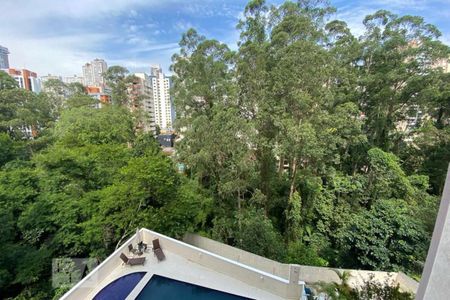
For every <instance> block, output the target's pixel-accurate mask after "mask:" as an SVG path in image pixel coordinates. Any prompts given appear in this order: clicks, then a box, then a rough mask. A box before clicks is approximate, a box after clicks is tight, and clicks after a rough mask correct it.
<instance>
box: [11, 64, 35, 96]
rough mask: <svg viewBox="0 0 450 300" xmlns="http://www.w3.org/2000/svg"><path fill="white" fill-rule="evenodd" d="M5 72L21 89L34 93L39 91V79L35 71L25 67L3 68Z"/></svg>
mask: <svg viewBox="0 0 450 300" xmlns="http://www.w3.org/2000/svg"><path fill="white" fill-rule="evenodd" d="M3 71H5V72H6V73H8V74H9V76H11V77H12V78H14V79H15V80H16V81H17V84H18V85H19V87H20V88H21V89H25V90H28V91H32V92H35V93H40V92H41V80H40V79H39V78H38V76H37V74H36V73H35V72H32V71H30V70H27V69H22V70H18V69H13V68H9V69H4V70H3Z"/></svg>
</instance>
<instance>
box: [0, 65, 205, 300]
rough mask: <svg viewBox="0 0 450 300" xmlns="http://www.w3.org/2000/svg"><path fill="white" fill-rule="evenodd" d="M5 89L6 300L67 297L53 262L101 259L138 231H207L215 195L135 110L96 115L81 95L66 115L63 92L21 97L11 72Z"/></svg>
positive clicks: (0, 99)
mask: <svg viewBox="0 0 450 300" xmlns="http://www.w3.org/2000/svg"><path fill="white" fill-rule="evenodd" d="M0 83H1V86H2V89H1V90H0V118H1V124H0V128H1V132H0V148H1V151H0V153H1V156H0V167H1V170H0V221H1V223H2V226H1V227H0V228H1V229H0V231H1V234H0V253H2V255H1V257H0V295H1V298H2V299H3V298H9V297H12V298H14V299H52V297H53V295H55V296H54V297H55V299H57V298H59V296H61V295H62V292H64V289H63V290H58V289H57V290H53V289H52V285H51V265H52V259H53V258H58V257H94V258H98V259H99V260H101V259H104V258H105V257H106V256H108V255H109V254H110V253H111V252H112V251H114V249H115V248H116V246H117V245H118V244H119V243H120V242H123V240H124V239H125V238H128V237H129V235H130V234H132V233H134V232H135V231H136V228H137V227H144V226H145V227H148V228H152V229H155V230H157V231H160V232H164V233H166V234H169V235H171V236H174V237H181V236H182V235H183V234H184V233H185V232H186V231H195V230H196V229H197V228H198V227H199V226H200V225H201V224H202V222H203V220H204V219H205V216H206V215H207V214H208V213H209V207H210V205H211V203H212V202H211V199H210V197H209V196H208V195H207V194H205V193H204V192H203V190H202V188H201V187H200V186H199V185H198V183H196V182H195V181H193V180H190V179H187V178H185V177H182V176H180V175H179V174H178V173H177V172H176V170H175V168H174V166H173V161H172V160H170V159H169V158H167V157H165V156H164V155H163V154H162V153H161V151H160V149H159V145H158V144H157V143H156V141H155V139H154V137H152V136H151V135H148V134H144V133H140V132H138V131H136V130H135V128H136V127H135V125H136V120H135V118H134V116H133V115H131V114H130V113H129V111H128V110H127V109H125V108H122V107H120V106H115V105H113V106H105V107H103V108H101V109H95V108H93V107H92V103H93V99H92V98H90V97H88V96H86V95H84V94H83V93H82V92H80V91H78V92H75V93H74V94H73V95H72V96H71V97H70V98H69V99H68V100H66V101H64V104H63V105H62V106H61V107H60V109H58V108H57V107H55V103H59V101H58V99H59V98H58V97H57V95H55V93H52V92H49V93H47V94H44V93H41V94H39V95H35V94H33V93H31V92H28V91H24V90H20V89H18V88H17V87H16V86H15V84H14V81H12V82H11V81H10V78H9V76H7V75H6V74H5V73H3V72H0ZM3 83H12V85H6V84H3ZM59 85H60V84H59ZM52 91H54V90H52ZM56 120H57V121H56ZM24 127H31V128H33V135H34V138H33V139H24V137H23V134H24V131H23V128H24Z"/></svg>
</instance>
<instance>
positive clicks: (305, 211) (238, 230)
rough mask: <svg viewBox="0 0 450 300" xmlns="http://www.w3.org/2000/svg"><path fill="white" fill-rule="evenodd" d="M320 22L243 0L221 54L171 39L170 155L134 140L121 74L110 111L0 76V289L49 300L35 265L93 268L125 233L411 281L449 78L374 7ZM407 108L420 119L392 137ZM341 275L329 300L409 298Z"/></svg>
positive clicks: (439, 156) (319, 17)
mask: <svg viewBox="0 0 450 300" xmlns="http://www.w3.org/2000/svg"><path fill="white" fill-rule="evenodd" d="M332 12H334V9H333V8H332V7H330V6H329V5H328V2H327V1H321V0H319V1H309V0H305V1H297V2H292V1H286V2H285V3H282V4H280V5H279V6H276V7H275V6H272V7H269V6H268V5H266V4H265V1H262V0H254V1H250V2H249V3H248V5H247V6H246V8H245V11H244V13H243V17H242V19H241V20H240V22H239V24H238V29H239V30H240V40H239V42H238V49H237V50H236V51H231V50H230V49H229V47H228V46H227V45H225V44H223V43H221V42H219V41H216V40H210V39H207V38H206V37H204V36H202V35H200V34H199V33H197V32H196V31H195V30H194V29H190V30H188V31H187V32H186V33H185V34H183V36H182V38H181V41H180V51H179V53H177V54H175V55H174V56H173V65H172V67H171V69H172V71H173V72H174V74H175V75H174V77H173V78H174V88H173V93H174V96H175V102H176V111H177V120H176V124H175V125H176V128H177V129H178V131H179V136H180V137H181V139H180V141H179V142H177V144H176V150H177V151H176V154H175V155H174V156H173V157H171V158H168V157H166V156H164V155H163V154H162V153H161V151H160V148H159V146H158V144H157V142H156V141H155V139H154V137H153V136H151V135H150V134H144V133H142V132H139V131H138V130H137V129H136V128H138V125H139V113H134V114H131V113H130V112H129V110H128V109H127V108H126V106H127V105H128V106H130V105H134V104H135V102H136V101H139V99H138V98H136V97H133V96H132V95H131V94H132V93H130V92H129V90H130V88H132V85H133V84H135V83H136V78H134V77H133V76H130V75H129V72H128V70H127V69H125V68H123V67H120V66H113V67H110V68H109V69H108V71H107V72H106V74H105V78H106V81H107V84H108V86H109V87H110V88H111V89H112V102H113V103H112V104H113V105H106V106H103V107H102V108H101V109H95V108H94V107H96V104H97V101H96V100H94V99H92V98H91V97H89V96H87V95H86V93H85V90H84V87H83V86H81V85H78V84H71V85H66V84H63V83H61V82H59V81H49V82H47V85H46V89H47V90H48V91H47V92H46V93H41V94H38V95H37V94H34V93H31V92H28V91H25V90H21V89H18V88H17V85H16V83H15V81H14V80H13V79H12V78H11V77H10V76H8V75H7V74H6V73H4V72H0V222H1V224H2V226H1V227H0V252H1V253H3V254H4V255H3V256H1V257H0V295H2V296H3V297H9V298H15V299H51V298H54V299H56V298H58V296H60V295H61V294H62V293H63V292H64V291H65V289H66V288H67V287H66V286H62V287H60V288H58V289H56V290H53V289H52V287H51V286H50V281H49V276H50V274H49V270H50V268H49V265H50V258H51V257H58V256H79V257H86V256H91V257H97V258H100V259H101V258H104V257H106V256H107V255H109V254H110V253H111V252H112V251H113V250H114V249H116V248H117V247H118V246H119V245H120V244H121V243H123V241H124V240H126V238H127V237H128V236H129V235H130V234H132V233H133V232H134V231H135V230H136V228H139V227H147V228H150V229H154V230H157V231H159V232H162V233H165V234H168V235H171V236H173V237H176V238H180V237H182V236H183V235H184V234H185V233H186V232H195V231H200V232H204V233H205V234H207V235H210V236H212V237H213V238H215V239H217V240H220V241H223V242H226V243H229V244H231V245H233V246H236V247H239V248H242V249H244V250H247V251H251V252H253V253H256V254H259V255H263V256H266V257H269V258H272V259H276V260H280V261H284V262H288V263H298V264H308V265H317V266H328V265H329V266H332V267H348V268H367V269H377V270H378V269H381V270H384V271H397V270H403V271H405V272H407V273H408V274H413V275H417V274H420V272H421V266H422V265H423V261H424V259H425V256H426V251H427V249H428V244H429V239H430V236H431V233H432V231H433V226H434V220H435V217H436V212H437V207H438V203H439V201H438V198H439V197H438V196H439V195H440V193H441V192H442V188H443V182H444V178H445V172H446V168H447V162H448V161H449V160H450V152H449V149H450V147H449V141H450V129H449V128H450V127H449V125H450V123H449V116H450V110H449V105H448V100H449V95H450V93H449V91H450V76H449V75H448V74H443V73H442V70H440V69H438V68H435V67H434V66H435V62H436V61H437V60H438V59H442V58H446V57H448V55H449V53H450V51H449V48H448V47H447V46H445V45H443V44H442V43H441V42H440V41H439V40H438V39H437V38H438V36H439V32H438V30H437V29H436V28H435V27H434V26H432V25H430V24H427V23H425V22H424V20H423V19H422V18H420V17H414V16H397V15H394V14H392V13H390V12H388V11H384V10H380V11H378V12H376V13H374V14H372V15H369V16H367V17H366V18H365V19H364V21H363V25H364V26H365V29H366V31H365V33H364V34H363V35H362V36H360V37H356V36H353V35H352V34H351V32H350V30H349V28H348V27H347V25H346V24H345V22H342V21H340V20H333V21H331V22H329V23H327V20H328V19H329V17H330V16H331V15H330V14H331V13H332ZM416 114H417V115H419V116H423V115H426V116H427V117H426V120H425V118H420V117H419V121H418V122H417V124H415V126H414V128H408V129H407V130H404V129H402V128H403V127H404V126H403V125H404V124H405V122H406V120H407V118H408V117H409V116H414V115H416ZM26 130H28V133H27V131H26ZM29 132H31V134H30V133H29ZM177 163H183V164H184V165H185V166H186V175H180V174H178V173H177V171H176V169H175V166H176V164H177ZM339 275H340V277H341V279H342V283H341V284H329V285H327V286H325V287H324V289H325V290H327V291H328V292H329V295H330V296H331V297H332V299H374V298H375V299H377V298H376V297H387V298H390V299H409V295H405V294H403V293H400V292H399V290H398V288H397V287H388V286H384V285H380V286H379V285H376V284H373V283H371V282H368V283H367V284H366V286H364V288H363V289H362V290H359V291H355V290H352V289H351V288H350V287H349V286H348V283H347V281H346V280H347V279H348V276H347V274H345V273H344V274H339ZM375 295H376V296H375Z"/></svg>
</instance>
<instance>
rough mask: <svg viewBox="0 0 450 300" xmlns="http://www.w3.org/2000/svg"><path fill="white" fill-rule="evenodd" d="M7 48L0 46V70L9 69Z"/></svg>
mask: <svg viewBox="0 0 450 300" xmlns="http://www.w3.org/2000/svg"><path fill="white" fill-rule="evenodd" d="M8 55H9V51H8V48H6V47H2V46H0V69H9V58H8Z"/></svg>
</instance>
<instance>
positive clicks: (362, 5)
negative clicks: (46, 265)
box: [0, 0, 450, 76]
mask: <svg viewBox="0 0 450 300" xmlns="http://www.w3.org/2000/svg"><path fill="white" fill-rule="evenodd" d="M0 1H1V4H0V7H1V10H0V45H2V46H5V47H7V48H9V51H10V53H11V54H10V56H9V59H10V66H11V67H15V68H27V69H30V70H32V71H35V72H37V73H38V74H39V75H41V76H42V75H47V74H52V75H62V76H70V75H74V74H78V75H81V66H82V65H83V64H85V63H86V62H88V61H91V60H93V59H94V58H103V59H105V60H106V61H107V63H108V65H109V66H111V65H122V66H125V67H126V68H128V69H129V70H130V71H131V72H149V68H150V65H155V64H157V65H158V64H159V65H161V66H162V67H163V69H164V70H165V71H166V72H168V70H169V67H170V63H171V56H172V55H173V54H174V53H176V52H177V51H178V42H179V40H180V38H181V35H182V33H183V32H185V31H186V30H187V29H189V28H190V27H193V28H195V29H196V30H197V31H198V32H199V33H201V34H203V35H205V36H206V37H208V38H214V39H217V40H219V41H221V42H224V43H227V44H228V45H229V46H230V47H231V48H232V49H235V48H236V42H237V40H238V38H239V33H238V32H237V30H236V28H235V27H236V24H237V22H238V20H239V18H240V16H241V15H242V11H243V9H244V7H245V5H246V3H247V1H245V0H70V1H66V0H0ZM281 2H282V0H268V1H267V3H269V4H274V5H278V4H280V3H281ZM331 4H332V5H333V6H334V7H336V8H337V12H336V13H335V14H334V15H333V16H332V17H333V18H335V19H341V20H344V21H346V22H347V24H348V25H349V27H350V28H351V30H352V31H353V33H354V34H355V35H359V34H361V33H362V32H363V26H362V22H361V21H362V19H363V18H364V16H366V15H368V14H371V13H373V12H375V11H377V10H378V9H387V10H390V11H392V12H394V13H396V14H399V15H404V14H411V15H419V16H422V17H424V18H425V21H426V22H428V23H431V24H434V25H436V26H437V27H438V28H439V30H440V31H441V32H442V37H441V40H442V41H443V42H444V43H446V44H448V45H450V22H449V19H450V0H331Z"/></svg>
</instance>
